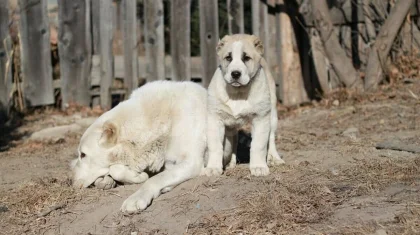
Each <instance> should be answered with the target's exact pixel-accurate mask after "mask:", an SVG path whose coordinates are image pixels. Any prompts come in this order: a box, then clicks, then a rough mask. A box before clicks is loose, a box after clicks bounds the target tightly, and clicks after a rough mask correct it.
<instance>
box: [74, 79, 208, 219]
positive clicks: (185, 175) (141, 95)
mask: <svg viewBox="0 0 420 235" xmlns="http://www.w3.org/2000/svg"><path fill="white" fill-rule="evenodd" d="M206 97H207V93H206V90H205V89H204V88H202V87H201V86H200V85H197V84H194V83H192V82H170V81H156V82H151V83H148V84H146V85H144V86H142V87H141V88H139V89H137V90H135V91H134V92H133V93H132V95H131V96H130V98H129V99H128V100H126V101H124V102H121V103H120V104H119V105H117V106H116V107H115V108H113V109H111V110H110V111H108V112H106V113H104V114H103V115H102V116H100V117H99V118H98V119H97V120H96V121H95V122H94V123H93V124H92V125H91V126H90V127H89V128H88V129H87V130H86V132H85V133H84V134H83V136H82V138H81V141H80V145H79V158H78V159H75V160H74V161H73V162H72V168H73V172H74V184H75V185H76V186H77V187H88V186H90V185H91V184H92V183H95V185H96V186H97V187H100V188H105V189H106V188H110V187H112V186H113V182H112V181H111V180H112V178H110V177H109V176H108V175H110V176H112V177H113V178H114V179H115V180H118V181H121V182H123V183H141V182H144V183H143V184H142V185H141V186H140V189H139V190H138V191H137V192H136V193H134V194H133V195H131V196H130V197H129V198H128V199H126V200H125V202H124V203H123V205H122V207H121V210H122V211H123V212H127V213H134V212H137V211H140V210H143V209H145V208H146V207H147V206H148V205H149V204H150V203H151V201H152V200H153V199H154V198H156V197H158V196H159V195H160V193H162V192H166V191H168V190H170V189H171V188H173V187H174V186H176V185H178V184H180V183H182V182H184V181H186V180H188V179H190V178H192V177H195V176H197V175H199V174H200V171H201V170H202V168H203V166H204V163H203V156H204V152H205V149H206V112H207V111H206ZM82 153H84V154H85V157H84V158H81V156H82ZM162 169H163V170H162ZM145 170H146V171H148V172H152V173H153V172H155V173H156V172H160V173H158V174H156V175H154V176H153V177H151V178H148V175H147V174H146V173H145V172H144V171H145ZM110 179H111V180H110Z"/></svg>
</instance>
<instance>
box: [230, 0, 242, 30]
mask: <svg viewBox="0 0 420 235" xmlns="http://www.w3.org/2000/svg"><path fill="white" fill-rule="evenodd" d="M227 9H228V27H229V34H237V33H244V0H227Z"/></svg>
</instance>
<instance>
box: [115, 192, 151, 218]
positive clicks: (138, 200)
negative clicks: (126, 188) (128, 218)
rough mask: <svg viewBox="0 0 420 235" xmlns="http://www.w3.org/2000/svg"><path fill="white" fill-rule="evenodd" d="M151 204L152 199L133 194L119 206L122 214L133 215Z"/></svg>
mask: <svg viewBox="0 0 420 235" xmlns="http://www.w3.org/2000/svg"><path fill="white" fill-rule="evenodd" d="M151 202H152V198H149V197H147V196H145V195H138V194H133V195H131V196H130V197H129V198H127V199H126V200H125V201H124V203H123V204H122V206H121V212H123V213H124V214H135V213H138V212H140V211H142V210H144V209H146V208H147V207H148V206H149V204H150V203H151Z"/></svg>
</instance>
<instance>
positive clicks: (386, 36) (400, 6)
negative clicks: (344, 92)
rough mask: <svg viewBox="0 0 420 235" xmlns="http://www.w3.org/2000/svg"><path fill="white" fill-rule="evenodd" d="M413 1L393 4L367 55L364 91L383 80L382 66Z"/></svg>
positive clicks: (376, 85)
mask: <svg viewBox="0 0 420 235" xmlns="http://www.w3.org/2000/svg"><path fill="white" fill-rule="evenodd" d="M413 3H414V0H399V1H398V2H397V3H395V6H394V7H393V8H392V10H391V13H390V14H389V16H388V18H387V19H386V21H385V23H384V25H383V26H382V27H381V29H380V30H379V33H378V36H377V38H376V41H375V43H374V44H373V46H372V49H371V50H370V53H369V58H368V62H367V69H366V77H365V90H375V89H376V88H377V87H378V84H379V82H380V81H381V80H382V79H383V70H382V64H383V63H384V62H385V60H386V57H387V56H388V54H389V52H390V50H391V47H392V44H393V42H394V40H395V37H396V36H397V34H398V32H399V30H400V28H401V26H402V24H403V22H404V20H405V17H406V16H407V14H408V12H409V10H410V8H411V6H412V5H413Z"/></svg>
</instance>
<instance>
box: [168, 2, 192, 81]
mask: <svg viewBox="0 0 420 235" xmlns="http://www.w3.org/2000/svg"><path fill="white" fill-rule="evenodd" d="M190 7H191V1H190V0H172V1H171V56H172V68H173V69H172V80H175V81H180V80H190V79H191V45H190V41H191V40H190V34H191V26H190V25H191V24H190V18H191V17H190V15H191V13H190V12H191V10H190Z"/></svg>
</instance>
